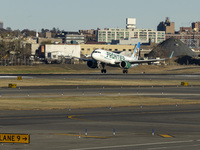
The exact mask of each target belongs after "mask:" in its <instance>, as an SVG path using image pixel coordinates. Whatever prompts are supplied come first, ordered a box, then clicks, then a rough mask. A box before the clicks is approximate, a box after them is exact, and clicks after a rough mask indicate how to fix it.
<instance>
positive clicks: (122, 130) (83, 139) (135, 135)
mask: <svg viewBox="0 0 200 150" xmlns="http://www.w3.org/2000/svg"><path fill="white" fill-rule="evenodd" d="M199 115H200V106H196V105H195V106H194V105H193V106H192V105H189V106H177V107H176V106H151V107H150V106H148V107H147V106H146V107H142V108H141V107H139V106H138V107H123V108H111V109H109V108H99V109H82V110H78V109H77V110H73V109H72V110H71V111H69V110H46V111H39V110H38V111H33V110H32V111H1V112H0V121H1V123H0V132H1V133H5V132H6V133H28V134H30V144H6V143H3V144H0V149H2V150H3V149H11V150H12V149H22V150H23V149H44V150H45V149H48V150H49V149H61V150H62V149H63V150H64V149H65V150H66V149H67V150H68V149H70V150H72V149H77V150H89V149H99V150H102V149H109V150H110V149H113V150H114V149H120V150H122V149H123V150H124V149H145V150H151V149H152V150H154V149H155V150H156V149H167V150H171V149H182V150H188V149H193V150H198V149H199V148H200V120H199ZM86 129H87V135H85V131H86ZM152 129H153V130H154V135H152ZM113 131H115V135H113Z"/></svg>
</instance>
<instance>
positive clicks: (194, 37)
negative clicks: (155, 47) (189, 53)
mask: <svg viewBox="0 0 200 150" xmlns="http://www.w3.org/2000/svg"><path fill="white" fill-rule="evenodd" d="M171 37H175V38H176V39H179V40H181V41H182V42H184V43H185V44H186V45H187V46H189V47H192V48H197V47H200V22H199V21H197V22H193V23H192V24H191V26H190V27H180V30H179V31H178V32H176V33H175V34H166V39H169V38H171Z"/></svg>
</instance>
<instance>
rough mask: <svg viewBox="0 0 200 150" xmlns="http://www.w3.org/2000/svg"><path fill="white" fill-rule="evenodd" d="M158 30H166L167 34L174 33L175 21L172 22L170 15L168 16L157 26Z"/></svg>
mask: <svg viewBox="0 0 200 150" xmlns="http://www.w3.org/2000/svg"><path fill="white" fill-rule="evenodd" d="M157 31H165V33H166V34H174V33H175V24H174V22H170V20H169V17H167V18H166V20H165V22H164V21H162V22H160V24H159V25H158V26H157Z"/></svg>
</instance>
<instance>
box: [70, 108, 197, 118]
mask: <svg viewBox="0 0 200 150" xmlns="http://www.w3.org/2000/svg"><path fill="white" fill-rule="evenodd" d="M187 112H200V110H166V111H153V112H133V113H108V114H88V115H70V116H67V118H68V119H73V120H82V121H95V120H89V119H80V118H78V117H87V116H88V117H89V116H110V115H112V116H113V115H115V116H116V115H140V114H165V113H187Z"/></svg>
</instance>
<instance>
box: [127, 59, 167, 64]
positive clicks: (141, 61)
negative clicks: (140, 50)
mask: <svg viewBox="0 0 200 150" xmlns="http://www.w3.org/2000/svg"><path fill="white" fill-rule="evenodd" d="M164 60H166V59H149V60H132V61H129V63H131V64H135V63H138V64H140V63H150V62H156V61H164Z"/></svg>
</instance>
